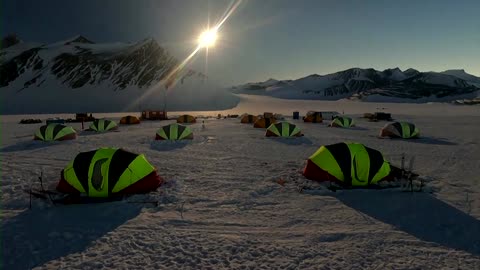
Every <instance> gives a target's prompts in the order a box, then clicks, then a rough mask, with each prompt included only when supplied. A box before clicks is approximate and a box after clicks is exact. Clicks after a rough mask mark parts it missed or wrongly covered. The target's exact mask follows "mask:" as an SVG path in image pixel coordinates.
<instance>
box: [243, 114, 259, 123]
mask: <svg viewBox="0 0 480 270" xmlns="http://www.w3.org/2000/svg"><path fill="white" fill-rule="evenodd" d="M257 120H258V117H257V116H255V115H252V114H244V115H243V116H242V118H241V119H240V123H242V124H253V123H255V121H257Z"/></svg>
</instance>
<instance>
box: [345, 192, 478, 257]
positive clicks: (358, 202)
mask: <svg viewBox="0 0 480 270" xmlns="http://www.w3.org/2000/svg"><path fill="white" fill-rule="evenodd" d="M335 197H336V198H338V199H339V200H340V201H341V202H343V203H344V204H345V205H347V206H349V207H351V208H353V209H355V210H357V211H360V212H362V213H365V214H367V215H369V216H371V217H373V218H375V219H377V220H380V221H382V222H385V223H387V224H391V225H392V226H395V227H396V228H398V229H399V230H402V231H404V232H406V233H408V234H411V235H413V236H415V237H417V238H419V239H421V240H423V241H428V242H434V243H437V244H439V245H442V246H445V247H449V248H453V249H457V250H464V251H466V252H469V253H471V254H474V255H476V256H478V255H480V221H479V220H477V219H476V218H474V217H472V216H470V215H468V214H466V213H464V212H462V211H460V210H458V209H457V208H455V207H453V206H450V205H449V204H447V203H445V202H443V201H441V200H439V199H437V198H435V197H434V196H432V195H429V194H426V193H409V192H402V193H393V192H378V191H360V192H346V193H342V194H338V195H335Z"/></svg>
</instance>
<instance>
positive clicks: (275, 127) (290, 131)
mask: <svg viewBox="0 0 480 270" xmlns="http://www.w3.org/2000/svg"><path fill="white" fill-rule="evenodd" d="M265 136H266V137H300V136H303V134H302V132H301V131H300V129H299V128H298V127H297V126H296V125H294V124H290V123H288V122H279V123H276V124H271V125H270V126H269V127H268V128H267V131H266V132H265Z"/></svg>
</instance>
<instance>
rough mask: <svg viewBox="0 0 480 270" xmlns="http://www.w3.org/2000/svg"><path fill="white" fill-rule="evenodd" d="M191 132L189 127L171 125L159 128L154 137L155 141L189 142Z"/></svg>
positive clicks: (191, 135)
mask: <svg viewBox="0 0 480 270" xmlns="http://www.w3.org/2000/svg"><path fill="white" fill-rule="evenodd" d="M191 139H193V132H192V130H191V129H190V128H189V127H186V126H183V125H179V124H177V123H173V124H170V125H166V126H163V127H161V128H160V129H159V130H158V131H157V134H156V136H155V140H172V141H176V140H191Z"/></svg>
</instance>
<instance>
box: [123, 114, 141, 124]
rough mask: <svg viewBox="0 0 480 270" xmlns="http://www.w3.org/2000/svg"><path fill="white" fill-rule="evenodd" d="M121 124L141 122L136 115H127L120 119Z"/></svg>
mask: <svg viewBox="0 0 480 270" xmlns="http://www.w3.org/2000/svg"><path fill="white" fill-rule="evenodd" d="M120 124H122V125H137V124H140V120H139V119H138V117H136V116H133V115H127V116H124V117H122V119H120Z"/></svg>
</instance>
